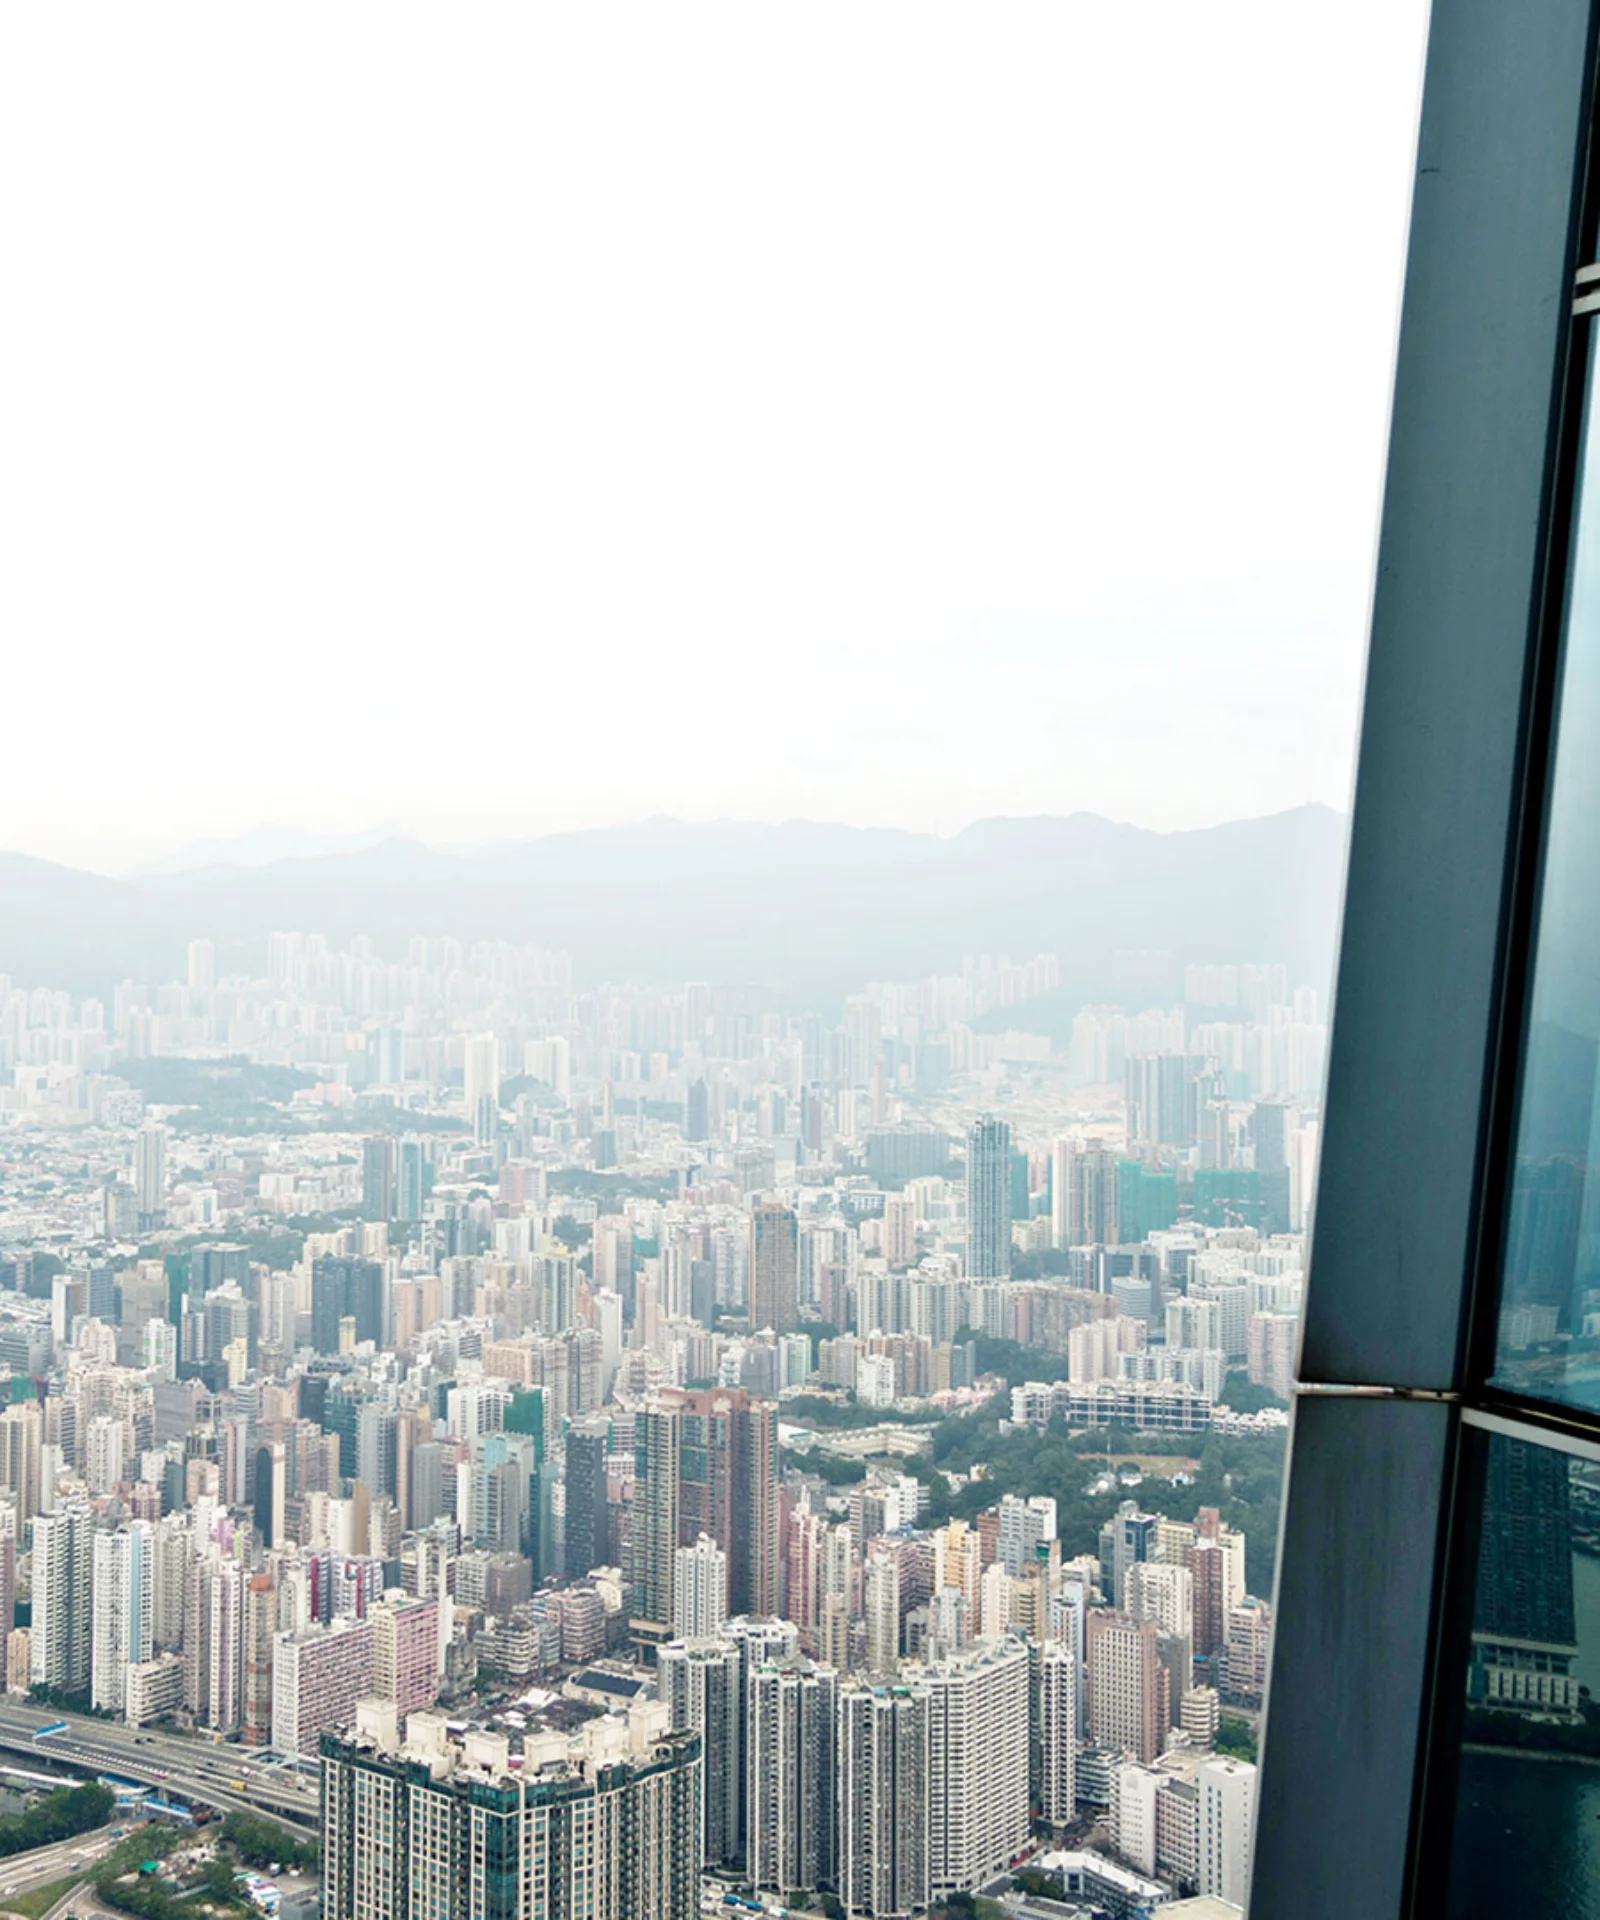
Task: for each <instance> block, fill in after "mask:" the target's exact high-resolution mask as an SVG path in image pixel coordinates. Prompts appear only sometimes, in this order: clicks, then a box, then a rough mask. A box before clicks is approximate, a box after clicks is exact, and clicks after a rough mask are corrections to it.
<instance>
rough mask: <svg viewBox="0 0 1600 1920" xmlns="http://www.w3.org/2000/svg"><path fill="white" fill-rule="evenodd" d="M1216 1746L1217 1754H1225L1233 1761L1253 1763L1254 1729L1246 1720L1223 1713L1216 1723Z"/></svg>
mask: <svg viewBox="0 0 1600 1920" xmlns="http://www.w3.org/2000/svg"><path fill="white" fill-rule="evenodd" d="M1216 1745H1217V1752H1218V1753H1226V1754H1228V1755H1230V1756H1231V1757H1232V1758H1233V1759H1235V1760H1250V1761H1254V1759H1255V1757H1256V1735H1255V1729H1254V1728H1253V1727H1252V1726H1251V1724H1250V1722H1249V1721H1248V1720H1241V1719H1239V1718H1238V1716H1237V1715H1236V1714H1231V1713H1225V1714H1224V1715H1223V1716H1222V1718H1221V1719H1220V1720H1219V1721H1218V1722H1217V1742H1216Z"/></svg>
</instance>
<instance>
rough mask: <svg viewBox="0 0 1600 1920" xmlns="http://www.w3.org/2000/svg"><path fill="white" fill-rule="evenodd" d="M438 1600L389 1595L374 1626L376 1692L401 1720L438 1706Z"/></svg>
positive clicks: (377, 1609)
mask: <svg viewBox="0 0 1600 1920" xmlns="http://www.w3.org/2000/svg"><path fill="white" fill-rule="evenodd" d="M441 1604H443V1603H442V1602H441V1601H440V1600H439V1599H430V1600H421V1599H413V1598H412V1597H410V1596H409V1595H406V1594H403V1593H390V1594H386V1595H385V1596H384V1598H383V1599H382V1600H381V1601H380V1602H379V1604H378V1605H377V1606H375V1607H373V1608H372V1609H371V1611H370V1613H369V1615H368V1618H369V1619H370V1620H371V1622H372V1693H373V1697H374V1699H377V1700H392V1701H393V1702H394V1703H395V1707H396V1709H397V1710H398V1712H399V1714H400V1718H401V1720H402V1722H403V1721H404V1719H405V1717H406V1715H407V1714H408V1713H416V1712H417V1711H419V1710H420V1709H421V1708H423V1707H430V1706H432V1705H433V1702H434V1700H435V1698H436V1697H437V1695H438V1692H439V1609H440V1606H441Z"/></svg>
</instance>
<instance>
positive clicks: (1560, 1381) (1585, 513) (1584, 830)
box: [1493, 385, 1600, 1409]
mask: <svg viewBox="0 0 1600 1920" xmlns="http://www.w3.org/2000/svg"><path fill="white" fill-rule="evenodd" d="M1575 512H1576V516H1577V517H1576V523H1575V527H1574V533H1573V542H1572V562H1571V573H1570V578H1569V585H1568V592H1567V607H1566V618H1565V632H1564V637H1563V659H1562V663H1561V670H1560V683H1559V698H1558V703H1557V719H1556V733H1555V739H1554V751H1553V755H1552V773H1551V783H1550V794H1549V820H1548V827H1547V836H1546V847H1545V858H1544V869H1543V873H1542V875H1541V878H1540V883H1539V898H1538V909H1537V921H1536V933H1535V951H1534V973H1533V992H1532V999H1531V1005H1530V1023H1529V1029H1528V1037H1527V1042H1526V1045H1525V1048H1524V1053H1523V1062H1522V1085H1521V1095H1520V1103H1519V1111H1518V1122H1517V1137H1516V1155H1515V1164H1514V1167H1513V1171H1512V1181H1511V1193H1510V1207H1509V1215H1508V1220H1507V1230H1506V1238H1505V1255H1504V1276H1503V1282H1502V1288H1501V1298H1500V1319H1499V1327H1498V1331H1497V1343H1496V1360H1495V1370H1494V1375H1493V1379H1494V1383H1495V1384H1496V1385H1497V1386H1504V1387H1507V1388H1509V1389H1511V1390H1513V1391H1516V1392H1519V1393H1523V1394H1528V1395H1532V1396H1534V1397H1536V1398H1540V1399H1546V1400H1555V1401H1561V1402H1565V1403H1567V1404H1569V1405H1572V1406H1580V1407H1588V1408H1594V1409H1600V1104H1597V1102H1600V1074H1597V1071H1596V1068H1597V1063H1600V430H1597V426H1596V406H1595V397H1594V392H1593V388H1592V385H1591V390H1590V394H1589V398H1588V402H1587V404H1586V408H1585V422H1584V430H1583V449H1582V456H1581V461H1580V472H1579V480H1578V490H1577V501H1576V507H1575Z"/></svg>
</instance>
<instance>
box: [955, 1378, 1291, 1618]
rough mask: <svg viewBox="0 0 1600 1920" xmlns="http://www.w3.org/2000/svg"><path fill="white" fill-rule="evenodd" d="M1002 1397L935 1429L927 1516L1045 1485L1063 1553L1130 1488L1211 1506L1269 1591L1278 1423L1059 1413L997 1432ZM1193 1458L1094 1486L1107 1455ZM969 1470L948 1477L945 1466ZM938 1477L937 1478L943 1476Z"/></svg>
mask: <svg viewBox="0 0 1600 1920" xmlns="http://www.w3.org/2000/svg"><path fill="white" fill-rule="evenodd" d="M1002 1418H1003V1413H1002V1403H1001V1402H998V1401H991V1402H990V1403H989V1404H988V1405H987V1406H985V1407H980V1408H979V1409H977V1411H976V1412H974V1413H969V1414H963V1415H961V1416H959V1417H957V1418H955V1419H951V1420H946V1421H944V1422H942V1423H941V1424H940V1426H939V1427H938V1428H937V1429H936V1430H935V1432H934V1436H933V1465H934V1467H935V1468H936V1469H937V1471H938V1475H939V1478H936V1479H935V1480H934V1482H933V1483H932V1484H933V1493H932V1498H931V1500H930V1503H929V1510H928V1513H927V1514H926V1515H925V1520H926V1521H927V1523H928V1524H932V1525H937V1524H938V1523H939V1522H940V1521H942V1520H947V1519H963V1520H971V1519H973V1518H974V1517H975V1516H976V1515H977V1514H979V1513H981V1512H983V1511H984V1509H985V1508H987V1507H991V1506H993V1505H994V1503H995V1502H996V1501H997V1500H998V1499H999V1498H1000V1497H1001V1495H1002V1494H1007V1493H1012V1494H1020V1495H1023V1496H1027V1495H1030V1494H1047V1495H1049V1496H1051V1497H1052V1498H1054V1500H1055V1503H1056V1530H1057V1533H1058V1535H1059V1537H1060V1540H1061V1552H1062V1556H1063V1558H1065V1559H1073V1558H1075V1557H1076V1556H1077V1555H1079V1554H1084V1553H1094V1552H1097V1551H1098V1548H1099V1541H1100V1529H1101V1527H1102V1526H1103V1525H1104V1524H1105V1522H1106V1521H1107V1520H1109V1519H1110V1518H1111V1516H1112V1515H1113V1514H1114V1513H1115V1512H1116V1510H1117V1508H1118V1506H1119V1505H1120V1504H1121V1502H1122V1501H1123V1500H1124V1499H1127V1498H1130V1497H1133V1498H1137V1500H1138V1501H1139V1504H1140V1505H1141V1507H1143V1508H1144V1509H1145V1510H1146V1511H1147V1512H1151V1513H1159V1514H1163V1515H1165V1517H1166V1518H1168V1519H1169V1520H1183V1521H1192V1520H1193V1519H1194V1517H1195V1515H1196V1514H1197V1513H1198V1512H1199V1510H1200V1508H1201V1507H1215V1508H1216V1509H1217V1511H1218V1512H1219V1513H1220V1514H1221V1516H1222V1520H1223V1524H1224V1525H1225V1526H1230V1527H1237V1528H1239V1529H1240V1531H1241V1532H1243V1533H1244V1534H1245V1535H1246V1537H1247V1539H1248V1541H1249V1548H1248V1578H1249V1581H1250V1586H1251V1590H1252V1591H1253V1592H1256V1593H1269V1592H1270V1591H1271V1588H1272V1574H1273V1568H1274V1565H1275V1563H1276V1554H1277V1541H1278V1506H1279V1500H1280V1498H1281V1493H1282V1481H1283V1458H1284V1443H1285V1439H1286V1435H1285V1433H1284V1432H1283V1431H1282V1430H1281V1429H1280V1430H1279V1431H1277V1432H1275V1433H1266V1434H1249V1435H1242V1436H1239V1437H1237V1438H1235V1437H1231V1436H1230V1437H1228V1438H1223V1437H1222V1436H1220V1435H1215V1434H1210V1435H1207V1434H1194V1435H1181V1434H1134V1433H1131V1432H1127V1431H1125V1430H1121V1429H1118V1428H1111V1429H1110V1430H1109V1431H1107V1430H1104V1429H1101V1430H1097V1431H1093V1432H1085V1433H1073V1434H1069V1433H1068V1432H1067V1430H1066V1427H1065V1424H1064V1423H1063V1422H1062V1421H1061V1420H1060V1419H1059V1418H1058V1419H1056V1420H1053V1421H1052V1422H1051V1423H1050V1426H1049V1427H1048V1428H1047V1429H1046V1430H1045V1431H1044V1432H1043V1433H1041V1432H1039V1431H1037V1430H1036V1429H1035V1428H1032V1427H1021V1428H1015V1427H1014V1428H1010V1429H1009V1430H1008V1431H1006V1432H1004V1433H1002V1432H1001V1431H1000V1422H1001V1419H1002ZM1196 1448H1198V1449H1199V1458H1198V1463H1197V1465H1196V1468H1195V1470H1194V1472H1193V1473H1192V1474H1187V1473H1186V1474H1183V1475H1182V1476H1181V1477H1179V1478H1174V1479H1171V1480H1168V1479H1162V1478H1158V1477H1156V1476H1153V1475H1149V1474H1147V1475H1146V1476H1145V1478H1144V1479H1143V1480H1142V1481H1141V1483H1140V1484H1139V1486H1138V1487H1137V1488H1136V1489H1132V1490H1124V1489H1122V1488H1120V1487H1116V1488H1111V1489H1109V1490H1107V1491H1104V1492H1091V1491H1090V1489H1091V1486H1092V1485H1093V1484H1094V1483H1095V1481H1096V1480H1097V1479H1099V1478H1101V1477H1103V1476H1104V1475H1105V1473H1106V1470H1107V1463H1108V1462H1110V1463H1113V1464H1114V1463H1115V1462H1116V1461H1117V1460H1118V1459H1125V1458H1129V1457H1139V1456H1150V1455H1159V1454H1165V1455H1177V1456H1179V1457H1180V1458H1181V1457H1184V1456H1189V1457H1193V1453H1194V1450H1195V1449H1196ZM952 1474H954V1475H958V1476H959V1475H966V1476H972V1477H970V1478H968V1479H967V1480H966V1483H965V1484H964V1485H962V1486H960V1487H952V1485H951V1484H950V1481H949V1480H948V1479H947V1478H944V1476H948V1475H952ZM941 1480H942V1481H943V1484H942V1485H941V1484H940V1482H941Z"/></svg>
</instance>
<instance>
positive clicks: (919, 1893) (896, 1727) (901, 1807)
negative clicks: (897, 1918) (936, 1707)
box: [838, 1681, 932, 1920]
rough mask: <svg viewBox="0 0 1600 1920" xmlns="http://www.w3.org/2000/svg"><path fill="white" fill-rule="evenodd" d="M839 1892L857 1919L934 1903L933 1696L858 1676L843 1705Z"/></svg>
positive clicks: (840, 1714) (916, 1909)
mask: <svg viewBox="0 0 1600 1920" xmlns="http://www.w3.org/2000/svg"><path fill="white" fill-rule="evenodd" d="M838 1722H839V1749H838V1756H839V1757H838V1806H839V1828H838V1833H839V1866H838V1876H839V1897H840V1899H841V1900H842V1901H843V1903H844V1909H845V1912H846V1913H847V1914H849V1915H850V1916H851V1920H855V1916H856V1915H858V1914H862V1915H873V1916H878V1915H890V1914H911V1913H917V1912H920V1911H921V1910H922V1909H923V1908H924V1907H926V1906H927V1905H928V1902H929V1898H930V1895H931V1892H932V1880H931V1875H930V1866H931V1857H932V1846H931V1838H930V1833H929V1824H928V1779H929V1772H930V1764H931V1757H930V1752H929V1741H928V1696H927V1694H926V1692H925V1691H921V1690H915V1691H914V1690H913V1689H911V1688H909V1687H893V1688H890V1687H876V1686H871V1685H869V1684H867V1683H866V1682H862V1681H853V1682H850V1683H849V1684H847V1685H846V1686H844V1687H843V1688H841V1689H840V1692H839V1704H838Z"/></svg>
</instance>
